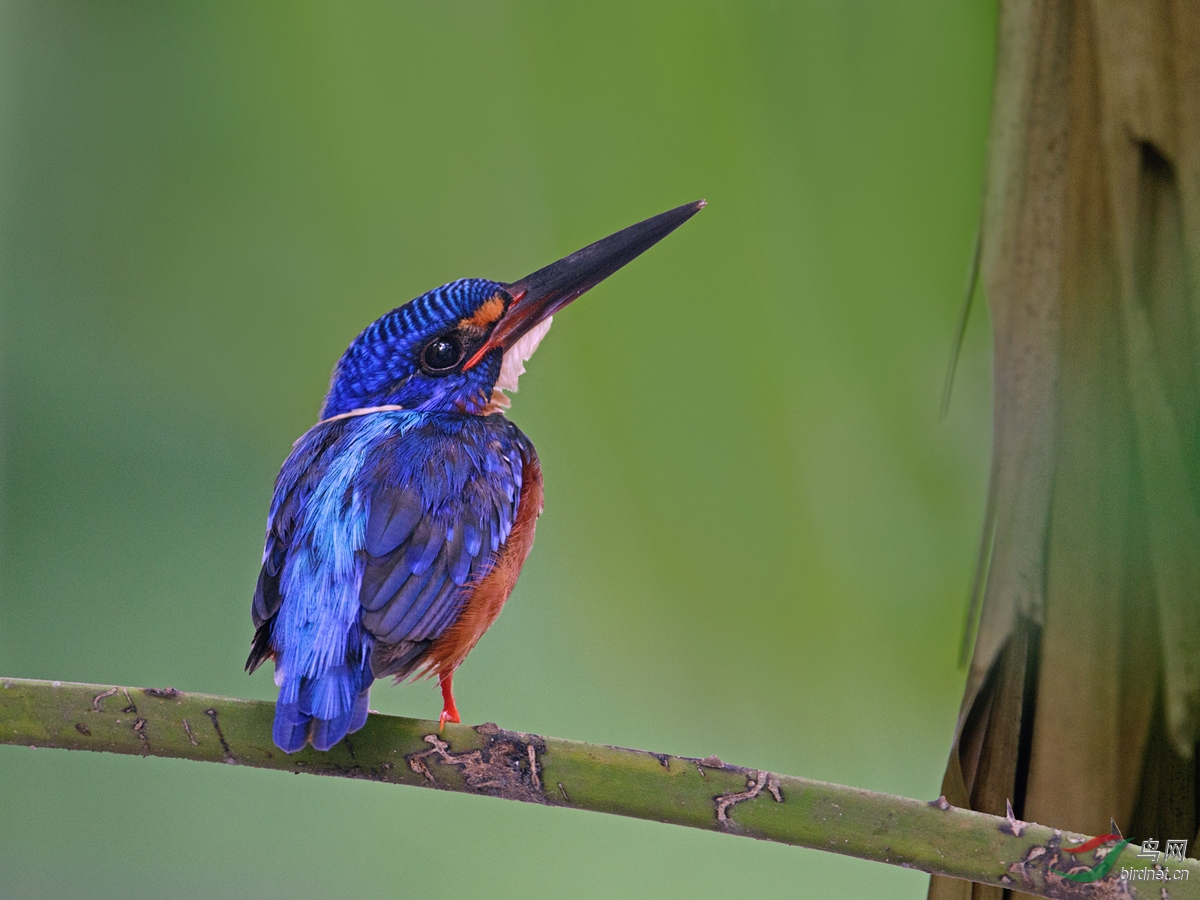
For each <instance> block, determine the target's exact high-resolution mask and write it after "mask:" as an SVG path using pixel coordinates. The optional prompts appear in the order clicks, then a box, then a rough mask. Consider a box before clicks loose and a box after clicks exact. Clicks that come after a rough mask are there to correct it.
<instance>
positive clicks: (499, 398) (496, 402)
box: [484, 316, 554, 414]
mask: <svg viewBox="0 0 1200 900" xmlns="http://www.w3.org/2000/svg"><path fill="white" fill-rule="evenodd" d="M553 321H554V317H553V316H550V317H549V318H547V319H545V320H543V321H541V322H538V323H537V324H536V325H534V326H533V328H531V329H529V331H527V332H526V333H525V334H524V335H523V336H522V337H521V339H520V340H518V341H517V342H516V343H515V344H513V345H512V346H511V347H509V348H508V350H507V351H506V352H505V354H504V359H503V360H502V361H501V363H500V377H499V378H497V379H496V386H495V387H494V388H492V396H491V399H490V400H489V401H488V405H487V408H486V409H485V410H484V413H485V414H487V413H493V412H500V411H502V410H505V409H508V406H509V404H510V403H511V402H512V401H510V400H509V399H508V397H506V396H505V395H504V392H505V391H513V392H515V391H516V390H517V379H519V378H520V377H521V376H522V375H524V374H525V361H526V360H527V359H529V357H531V356H533V353H534V351H535V350H537V348H538V344H540V343H541V342H542V338H544V337H545V336H546V332H548V331H549V330H550V325H551V323H552V322H553Z"/></svg>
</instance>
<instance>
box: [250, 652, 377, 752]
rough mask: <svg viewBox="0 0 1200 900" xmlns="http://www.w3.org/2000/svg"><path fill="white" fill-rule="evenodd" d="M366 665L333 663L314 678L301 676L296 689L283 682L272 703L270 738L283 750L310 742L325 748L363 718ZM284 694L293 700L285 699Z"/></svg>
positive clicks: (356, 727) (355, 728) (359, 725)
mask: <svg viewBox="0 0 1200 900" xmlns="http://www.w3.org/2000/svg"><path fill="white" fill-rule="evenodd" d="M374 680H375V678H374V676H373V675H372V674H371V667H370V664H369V663H368V662H366V661H364V663H363V664H362V665H361V666H360V667H353V668H352V667H350V666H346V665H342V666H334V667H333V668H331V669H329V670H327V671H326V672H324V673H323V674H321V675H319V676H317V677H316V678H303V677H302V678H301V679H300V685H299V689H298V690H295V689H294V688H293V690H288V688H289V687H292V686H291V685H284V689H283V690H281V691H280V700H279V702H277V703H276V704H275V725H274V728H273V729H272V737H273V738H274V740H275V744H276V746H278V747H279V749H280V750H282V751H283V752H284V753H295V752H296V751H298V750H302V749H303V748H304V745H305V744H307V743H308V742H309V741H312V745H313V746H314V747H315V748H316V749H318V750H328V749H330V748H331V747H333V746H334V745H335V744H336V743H338V741H340V740H341V739H342V738H344V737H345V736H346V735H347V734H350V733H352V732H355V731H358V730H359V729H360V728H362V727H363V725H365V724H366V721H367V705H368V699H369V697H370V694H371V683H372V682H373V681H374ZM285 696H293V697H295V698H296V699H295V700H294V701H291V702H287V701H285V700H284V699H283V698H284V697H285Z"/></svg>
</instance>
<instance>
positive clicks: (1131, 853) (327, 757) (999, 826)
mask: <svg viewBox="0 0 1200 900" xmlns="http://www.w3.org/2000/svg"><path fill="white" fill-rule="evenodd" d="M273 715H274V707H273V705H272V704H270V703H263V702H259V701H253V700H239V699H234V698H229V697H215V696H210V695H207V694H188V693H183V692H181V691H176V690H174V689H172V688H165V689H155V688H125V687H112V686H105V685H90V684H68V683H65V682H57V681H55V682H48V681H31V680H25V679H17V678H10V679H0V743H5V744H16V745H28V746H32V747H57V748H62V749H67V750H96V751H103V752H109V753H125V754H130V755H136V756H162V757H172V758H176V759H191V760H197V761H204V762H217V763H228V764H231V765H241V766H253V767H256V768H262V769H279V770H282V771H285V772H303V773H308V774H311V775H335V776H341V777H344V778H365V779H369V780H372V781H385V782H390V783H393V784H407V785H413V786H418V787H431V788H438V789H441V790H450V791H461V792H464V793H470V794H483V795H486V796H492V797H502V798H505V799H509V800H522V801H525V802H529V803H541V804H544V805H548V806H566V807H572V808H575V809H589V810H594V811H597V812H606V813H613V814H616V815H623V816H632V817H634V818H639V819H651V820H654V821H658V822H666V823H670V824H674V825H686V826H689V827H691V828H705V829H708V830H710V831H723V832H727V833H729V834H737V835H743V836H746V837H753V838H759V839H761V840H769V841H777V842H779V843H784V844H793V845H796V846H800V847H811V848H813V849H817V850H827V851H830V852H833V853H841V854H845V855H847V856H854V857H858V858H859V859H870V860H876V861H878V862H885V863H889V864H891V865H897V866H904V867H906V868H913V869H920V870H921V871H923V872H929V873H933V874H939V875H949V876H951V877H954V878H963V879H967V880H970V881H977V882H981V883H983V884H992V885H997V886H1002V887H1013V888H1017V889H1019V890H1022V891H1025V892H1027V893H1031V894H1037V895H1040V896H1044V897H1084V896H1097V897H1098V896H1110V895H1111V896H1130V897H1137V896H1144V897H1149V896H1154V897H1159V896H1160V893H1159V892H1160V891H1161V889H1162V888H1163V887H1166V888H1167V889H1168V891H1169V896H1170V897H1171V898H1173V900H1182V898H1189V897H1195V898H1200V863H1197V862H1196V861H1195V860H1186V861H1184V862H1182V863H1169V864H1168V865H1169V866H1170V867H1171V868H1172V869H1179V870H1186V878H1187V880H1184V881H1166V882H1163V881H1128V882H1121V881H1120V880H1119V874H1120V871H1121V869H1122V868H1125V869H1144V868H1147V867H1148V865H1147V861H1146V860H1141V859H1137V858H1136V851H1137V848H1136V847H1134V846H1132V845H1130V846H1127V847H1126V848H1125V849H1124V850H1123V851H1122V852H1121V856H1120V858H1119V859H1118V861H1117V864H1116V865H1114V866H1113V868H1112V870H1111V872H1110V874H1109V875H1108V876H1107V877H1105V878H1104V879H1103V880H1101V881H1098V882H1095V883H1093V884H1079V883H1076V882H1075V881H1072V880H1070V879H1067V878H1065V877H1063V876H1062V875H1060V874H1057V873H1056V871H1055V870H1060V871H1070V869H1071V868H1072V867H1076V868H1080V867H1083V868H1087V867H1090V866H1091V865H1092V864H1093V863H1094V862H1095V861H1096V860H1097V858H1098V857H1097V855H1096V854H1094V853H1088V854H1083V855H1082V856H1083V858H1082V859H1077V858H1076V857H1074V856H1072V855H1070V854H1067V853H1065V852H1063V851H1062V850H1061V845H1062V844H1063V843H1064V841H1065V842H1066V843H1067V846H1077V845H1078V844H1079V843H1080V842H1082V841H1083V840H1084V836H1082V835H1074V834H1064V833H1063V832H1061V831H1057V830H1054V829H1051V828H1046V827H1044V826H1041V825H1035V824H1029V823H1024V822H1017V821H1015V820H1012V819H1005V818H999V817H996V816H989V815H984V814H982V813H977V812H971V811H970V810H964V809H956V808H954V807H951V806H949V805H948V804H946V803H945V801H944V800H941V801H940V802H939V801H934V802H932V803H927V802H923V801H920V800H910V799H907V798H904V797H894V796H890V795H888V794H879V793H875V792H872V791H861V790H857V789H855V788H850V787H843V786H841V785H836V784H826V783H823V782H819V781H809V780H808V779H804V778H795V777H792V776H789V775H776V774H774V773H771V772H766V771H761V770H758V769H746V768H742V767H739V766H731V765H726V764H725V763H722V762H721V761H720V760H719V759H717V758H716V757H709V758H707V759H691V758H687V757H679V756H668V755H665V754H657V753H648V752H646V751H643V750H625V749H621V748H618V747H608V746H603V745H598V744H584V743H580V742H578V741H568V740H562V739H559V738H548V737H541V736H539V735H533V734H522V733H518V732H511V731H504V730H502V729H500V728H498V727H496V726H495V725H491V724H487V725H477V726H474V727H469V726H465V725H450V726H447V728H446V730H445V732H444V733H441V734H439V733H438V731H437V725H436V723H434V722H428V721H422V720H419V719H404V718H397V717H395V716H382V715H372V716H371V717H370V718H369V719H368V721H367V724H366V727H364V728H363V729H362V730H361V731H359V732H358V733H356V734H354V735H352V736H351V737H350V738H349V739H347V740H346V741H343V742H342V743H341V744H339V745H338V746H336V747H334V748H333V749H332V750H331V751H329V752H327V753H320V752H317V751H315V750H313V749H312V748H311V747H308V748H306V749H305V750H303V751H301V752H300V753H297V754H295V755H292V756H288V755H286V754H284V753H282V752H280V751H279V750H278V749H276V747H275V746H274V745H273V744H272V742H271V721H272V717H273ZM939 799H940V798H939ZM1099 853H1101V854H1102V853H1103V850H1101V851H1099ZM1193 875H1194V876H1195V877H1192V876H1193ZM1114 889H1118V890H1121V889H1123V890H1126V891H1127V893H1124V894H1112V893H1111V892H1112V891H1113V890H1114Z"/></svg>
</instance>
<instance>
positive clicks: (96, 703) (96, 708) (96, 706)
mask: <svg viewBox="0 0 1200 900" xmlns="http://www.w3.org/2000/svg"><path fill="white" fill-rule="evenodd" d="M116 692H117V689H116V688H109V689H108V690H107V691H101V692H100V693H99V694H97V695H96V696H95V697H93V698H92V711H93V712H100V701H101V700H103V699H105V698H106V697H111V696H112V695H113V694H115V693H116Z"/></svg>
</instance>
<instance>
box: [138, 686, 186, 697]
mask: <svg viewBox="0 0 1200 900" xmlns="http://www.w3.org/2000/svg"><path fill="white" fill-rule="evenodd" d="M142 693H143V694H145V695H146V696H147V697H161V698H163V699H164V700H171V699H174V698H175V697H178V696H179V691H177V690H175V688H173V687H168V688H144V689H143V690H142Z"/></svg>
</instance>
